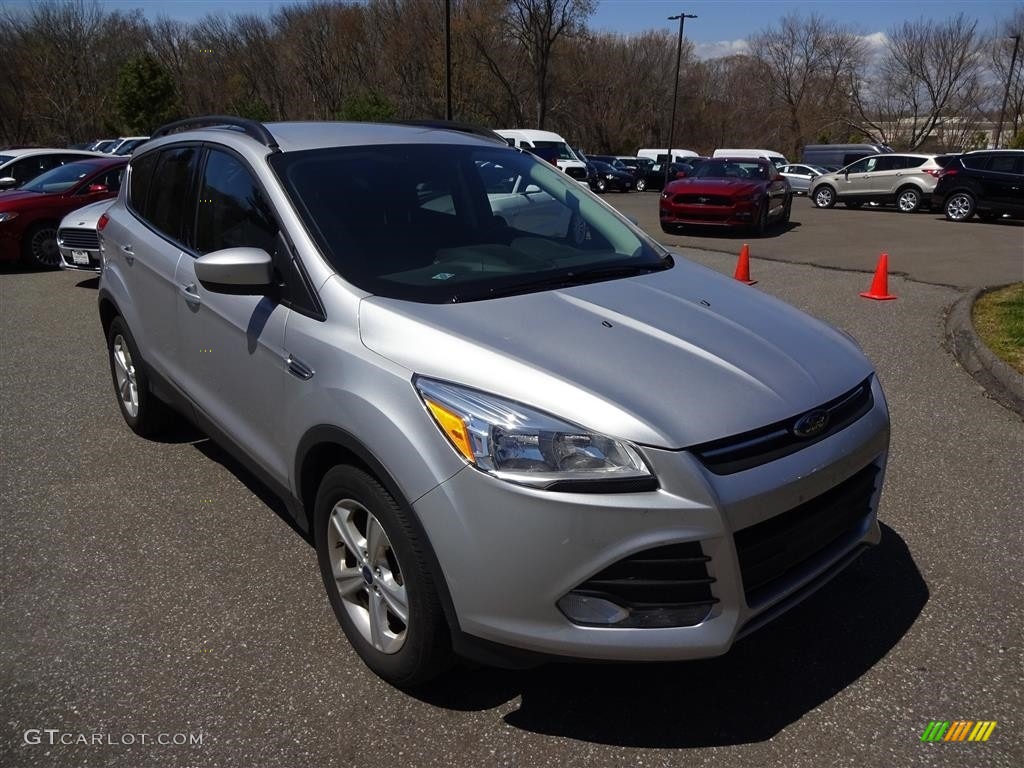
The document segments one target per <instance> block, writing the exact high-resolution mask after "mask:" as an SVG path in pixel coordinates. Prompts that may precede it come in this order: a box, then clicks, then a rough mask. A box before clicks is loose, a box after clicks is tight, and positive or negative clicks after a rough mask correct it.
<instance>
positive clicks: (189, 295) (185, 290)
mask: <svg viewBox="0 0 1024 768" xmlns="http://www.w3.org/2000/svg"><path fill="white" fill-rule="evenodd" d="M178 290H179V291H180V292H181V295H182V296H183V297H184V299H185V301H187V302H188V303H189V304H202V303H203V300H202V299H201V298H200V297H199V291H198V290H196V284H195V283H189V284H188V285H182V286H180V287H179V288H178Z"/></svg>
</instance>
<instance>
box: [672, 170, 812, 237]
mask: <svg viewBox="0 0 1024 768" xmlns="http://www.w3.org/2000/svg"><path fill="white" fill-rule="evenodd" d="M792 205H793V192H792V190H790V188H789V182H788V181H787V180H786V179H785V177H783V176H782V175H780V174H779V171H778V169H777V168H776V167H775V166H774V165H773V164H772V163H770V162H769V161H767V160H760V159H756V158H729V157H715V158H712V159H709V160H705V161H703V162H702V163H701V164H700V165H698V166H697V167H696V168H694V169H693V173H692V174H691V175H690V176H688V177H687V178H685V179H679V180H678V181H673V182H670V183H669V184H668V186H666V187H665V189H664V191H663V192H662V193H661V228H662V230H663V231H665V232H670V233H678V232H679V231H680V230H681V229H682V228H683V227H684V226H686V225H690V224H699V225H712V226H719V227H749V228H751V229H753V231H754V232H755V233H756V234H758V235H762V234H764V232H765V230H766V229H767V228H768V225H769V224H770V223H771V222H773V221H777V222H780V223H785V222H787V221H789V211H790V208H791V207H792Z"/></svg>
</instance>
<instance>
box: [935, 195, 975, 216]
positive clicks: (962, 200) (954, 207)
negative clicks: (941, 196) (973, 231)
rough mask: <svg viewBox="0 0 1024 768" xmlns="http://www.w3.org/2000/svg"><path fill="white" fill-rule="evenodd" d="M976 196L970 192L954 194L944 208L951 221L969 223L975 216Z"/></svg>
mask: <svg viewBox="0 0 1024 768" xmlns="http://www.w3.org/2000/svg"><path fill="white" fill-rule="evenodd" d="M974 206H975V203H974V195H972V194H971V193H970V192H954V193H953V194H952V195H950V196H949V197H947V198H946V202H945V204H944V205H943V206H942V209H943V211H944V212H945V214H946V218H947V219H948V220H949V221H967V220H968V219H969V218H971V216H973V215H974Z"/></svg>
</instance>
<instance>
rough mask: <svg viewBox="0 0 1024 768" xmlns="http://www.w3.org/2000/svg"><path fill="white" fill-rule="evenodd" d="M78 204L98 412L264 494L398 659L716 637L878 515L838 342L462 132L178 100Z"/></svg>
mask: <svg viewBox="0 0 1024 768" xmlns="http://www.w3.org/2000/svg"><path fill="white" fill-rule="evenodd" d="M524 182H526V183H524ZM510 189H511V190H521V194H519V195H518V198H517V200H518V202H510V194H509V190H510ZM541 203H543V211H544V212H543V214H542V215H537V216H534V215H532V212H533V211H534V210H535V208H536V206H538V205H539V204H541ZM98 228H99V230H100V234H101V239H102V253H103V257H104V267H103V272H102V277H101V279H100V288H99V310H100V317H101V319H102V323H103V330H104V333H105V334H106V338H107V341H108V349H109V357H110V369H111V373H112V376H113V382H114V388H115V391H116V393H117V402H118V404H119V406H120V409H121V412H122V414H123V416H124V418H125V421H126V422H127V423H128V426H129V427H131V429H133V430H134V431H135V432H137V433H138V434H140V435H153V434H155V433H157V432H158V430H159V429H161V427H162V426H163V425H165V424H166V419H167V417H168V414H169V413H170V412H171V409H174V410H175V411H177V413H179V414H182V415H184V416H186V417H187V418H188V419H190V420H193V421H194V422H196V423H197V424H198V425H199V426H200V427H202V428H203V429H204V430H205V431H206V432H207V433H208V434H210V435H211V436H212V437H214V438H215V439H216V440H218V441H221V442H222V443H223V444H224V445H225V446H226V447H228V448H229V449H231V450H233V451H234V452H235V453H236V454H237V455H238V456H239V457H240V458H241V459H242V460H243V461H244V462H245V463H246V464H247V465H248V466H249V467H250V468H252V469H253V471H254V472H256V473H257V474H258V475H259V477H261V478H262V479H263V480H264V481H265V482H266V484H267V485H268V486H269V487H270V488H271V489H272V490H274V491H275V492H276V493H277V494H279V495H280V496H281V498H282V499H283V500H284V501H285V503H286V505H287V507H288V509H289V511H290V514H291V515H293V516H294V521H295V524H296V525H297V526H298V527H299V528H300V529H301V530H303V531H305V532H307V533H308V535H309V537H310V538H311V539H312V540H313V541H314V542H315V544H316V550H317V555H318V559H319V564H320V569H321V572H322V576H323V581H324V585H325V587H326V589H327V595H328V598H329V600H330V602H331V605H332V607H333V609H334V612H335V614H336V616H337V618H338V621H339V622H340V623H341V626H342V628H343V630H344V632H345V634H346V635H347V636H348V639H349V640H350V642H351V643H352V645H353V646H354V647H355V649H356V651H357V652H358V653H359V655H360V656H361V657H362V658H363V660H364V661H365V662H366V663H367V664H368V665H369V666H370V667H371V668H372V669H373V670H374V671H375V672H376V673H377V674H379V675H380V676H382V677H383V678H385V679H386V680H388V681H391V682H392V683H394V684H396V685H400V686H410V685H414V684H417V683H420V682H423V681H425V680H428V679H430V678H431V677H433V676H434V675H436V674H438V673H439V672H441V671H443V670H444V669H445V668H446V667H447V665H448V664H449V663H450V662H451V660H452V659H453V658H454V657H456V656H459V655H461V656H466V657H471V658H475V659H477V660H482V661H485V662H489V663H494V664H510V665H524V664H533V663H536V662H537V661H539V660H542V659H545V658H551V657H563V658H564V657H577V658H579V657H585V658H591V659H619V660H645V661H650V660H669V659H691V658H699V657H707V656H715V655H719V654H722V653H725V652H726V651H727V650H728V649H729V648H730V646H731V645H732V644H733V642H735V641H736V640H737V639H738V638H740V637H742V636H744V635H746V634H748V633H750V632H752V631H754V630H755V629H756V628H758V627H760V626H761V625H763V624H764V623H765V622H767V621H769V620H771V619H772V618H774V617H775V616H777V615H779V614H780V613H782V612H783V611H785V610H786V609H788V608H790V607H791V606H792V605H794V604H795V603H797V602H799V601H800V600H801V599H803V598H804V597H806V596H807V595H808V594H809V593H811V592H812V591H813V590H814V589H816V588H817V587H819V586H820V585H821V584H822V583H823V582H825V581H826V580H828V579H829V578H830V577H832V576H833V575H834V574H835V573H836V572H837V571H839V570H840V569H841V568H842V567H844V566H845V565H847V564H848V563H849V562H850V561H851V560H852V559H853V558H854V557H855V556H856V555H857V554H858V553H859V552H860V551H862V550H863V549H864V547H865V546H866V545H870V544H875V543H877V542H878V541H879V537H880V529H879V525H878V522H877V519H876V510H877V506H878V501H879V496H880V493H881V488H882V479H883V475H884V473H885V464H886V456H887V451H888V443H889V417H888V411H887V408H886V403H885V398H884V396H883V394H882V390H881V387H880V386H879V383H878V379H877V378H876V376H875V375H874V373H873V370H872V366H871V364H870V363H869V362H868V360H867V359H866V358H865V357H864V355H863V354H862V353H861V351H860V350H859V349H858V347H857V346H856V344H855V343H854V342H853V341H852V340H851V339H850V338H849V337H847V336H846V335H844V334H843V333H841V332H839V331H837V330H835V329H833V328H831V327H829V326H827V325H825V324H823V323H821V322H818V321H817V320H814V319H812V318H810V317H808V316H806V315H804V314H802V313H801V312H798V311H797V310H795V309H793V308H792V307H789V306H787V305H785V304H783V303H781V302H779V301H777V300H775V299H773V298H771V297H769V296H767V295H765V294H763V293H760V292H758V291H756V290H752V289H750V288H748V287H747V286H745V285H742V284H741V283H737V282H736V281H733V280H729V279H727V278H725V277H722V276H720V275H718V274H716V273H714V272H711V271H710V270H707V269H705V268H703V267H700V266H698V265H695V264H693V263H690V262H688V261H685V260H683V259H679V258H678V257H674V256H672V255H670V254H669V253H668V252H667V251H666V250H665V249H664V248H662V247H661V246H660V245H658V244H657V243H656V242H655V241H654V240H652V239H651V238H650V237H648V236H647V235H646V234H645V233H644V232H642V231H641V230H640V229H638V228H637V227H636V226H634V225H632V224H631V223H630V222H629V221H627V220H626V219H625V218H624V217H622V216H620V215H619V214H618V213H616V212H615V211H614V210H613V209H612V208H610V207H609V206H607V205H606V204H605V203H603V202H602V201H601V200H600V199H599V198H597V197H596V196H594V195H593V194H592V193H590V192H589V190H586V189H584V188H582V187H580V185H579V184H577V183H576V182H574V181H573V180H572V179H571V178H569V177H568V176H566V175H565V174H564V173H561V172H560V171H559V170H558V169H557V168H555V167H553V166H551V165H550V164H548V163H545V162H542V161H539V160H538V159H537V158H535V157H534V156H533V155H531V154H529V153H527V152H523V151H522V150H518V149H513V148H510V147H508V146H507V145H506V144H505V142H504V141H501V140H499V139H497V138H496V137H495V136H494V135H493V134H491V133H490V132H487V131H476V132H474V131H472V130H463V129H459V128H458V127H455V126H451V125H449V124H442V125H435V126H424V125H417V126H412V125H399V124H388V125H381V124H377V125H374V124H345V123H280V124H268V125H263V124H260V123H254V122H251V121H247V120H242V119H235V118H231V119H228V118H206V119H197V120H192V121H185V122H184V123H179V124H174V125H171V126H166V127H164V128H162V129H160V130H159V131H158V132H157V134H156V135H155V136H154V138H153V139H152V140H151V141H150V142H148V143H147V144H146V145H145V146H144V147H143V148H141V149H140V150H139V151H138V152H137V153H136V154H135V155H133V157H132V160H131V164H130V166H129V170H128V177H127V183H126V184H124V185H123V186H122V190H121V195H120V197H119V199H118V200H117V201H116V203H115V204H114V205H113V206H112V207H111V208H110V210H109V211H108V212H107V214H106V215H105V216H103V217H102V219H101V221H100V223H99V226H98Z"/></svg>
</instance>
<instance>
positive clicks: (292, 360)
mask: <svg viewBox="0 0 1024 768" xmlns="http://www.w3.org/2000/svg"><path fill="white" fill-rule="evenodd" d="M285 363H286V364H287V366H288V373H290V374H291V375H292V376H294V377H296V378H298V379H302V380H303V381H309V380H310V379H312V378H313V376H314V375H316V371H314V370H313V369H312V368H310V367H309V366H308V365H306V364H305V363H304V362H302V361H301V360H299V359H298V358H297V357H292V356H291V355H288V356H287V357H286V358H285Z"/></svg>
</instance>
